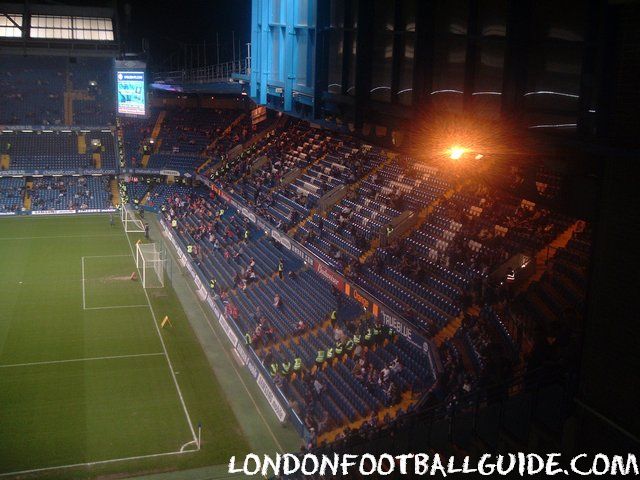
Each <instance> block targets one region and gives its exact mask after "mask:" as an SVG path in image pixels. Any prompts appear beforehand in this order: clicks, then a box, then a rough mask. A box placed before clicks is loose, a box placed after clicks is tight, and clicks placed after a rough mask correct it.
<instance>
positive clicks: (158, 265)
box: [136, 243, 165, 288]
mask: <svg viewBox="0 0 640 480" xmlns="http://www.w3.org/2000/svg"><path fill="white" fill-rule="evenodd" d="M164 263H165V259H164V258H163V255H162V252H161V251H159V250H158V247H157V245H156V244H155V243H137V244H136V266H137V267H138V271H139V272H140V279H141V280H142V286H143V287H144V288H162V287H164Z"/></svg>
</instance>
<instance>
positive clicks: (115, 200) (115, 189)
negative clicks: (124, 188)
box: [109, 178, 120, 207]
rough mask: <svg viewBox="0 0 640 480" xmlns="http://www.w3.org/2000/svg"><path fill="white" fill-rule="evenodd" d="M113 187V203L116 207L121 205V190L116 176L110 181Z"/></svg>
mask: <svg viewBox="0 0 640 480" xmlns="http://www.w3.org/2000/svg"><path fill="white" fill-rule="evenodd" d="M109 186H110V188H111V203H112V204H113V206H114V207H117V206H118V205H120V191H119V190H118V182H117V180H116V179H115V178H112V179H111V181H110V182H109Z"/></svg>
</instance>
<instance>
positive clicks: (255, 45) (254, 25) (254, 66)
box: [250, 0, 262, 100]
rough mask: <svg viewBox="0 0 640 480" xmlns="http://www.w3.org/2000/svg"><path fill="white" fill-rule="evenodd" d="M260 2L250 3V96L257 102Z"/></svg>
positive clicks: (257, 0)
mask: <svg viewBox="0 0 640 480" xmlns="http://www.w3.org/2000/svg"><path fill="white" fill-rule="evenodd" d="M259 3H260V0H253V1H252V2H251V76H250V87H251V89H250V95H251V98H253V99H254V100H258V99H257V98H256V97H257V96H258V78H259V75H260V71H261V70H262V65H260V58H261V55H260V41H261V40H262V39H261V38H260V27H259V26H258V18H259V17H258V15H260V9H259V7H260V5H259Z"/></svg>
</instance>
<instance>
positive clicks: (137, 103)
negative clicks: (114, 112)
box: [116, 70, 147, 117]
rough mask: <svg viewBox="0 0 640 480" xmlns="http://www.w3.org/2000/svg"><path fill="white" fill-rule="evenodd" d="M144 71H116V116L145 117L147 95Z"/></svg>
mask: <svg viewBox="0 0 640 480" xmlns="http://www.w3.org/2000/svg"><path fill="white" fill-rule="evenodd" d="M144 77H145V75H144V70H136V71H133V70H127V71H124V70H118V71H116V84H117V90H118V115H133V116H141V117H143V116H145V115H146V114H147V101H146V100H147V98H146V97H147V93H146V87H145V78H144Z"/></svg>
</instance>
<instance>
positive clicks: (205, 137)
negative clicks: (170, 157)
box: [160, 108, 239, 155]
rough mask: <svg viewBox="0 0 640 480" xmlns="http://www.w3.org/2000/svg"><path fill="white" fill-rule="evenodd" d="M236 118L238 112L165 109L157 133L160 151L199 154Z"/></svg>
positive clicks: (203, 109) (202, 109)
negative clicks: (164, 115)
mask: <svg viewBox="0 0 640 480" xmlns="http://www.w3.org/2000/svg"><path fill="white" fill-rule="evenodd" d="M238 115H239V112H238V111H237V110H212V109H205V108H201V109H193V110H188V109H185V110H168V111H167V116H166V118H165V120H164V122H163V124H162V129H161V131H160V138H161V139H162V143H161V146H160V148H161V152H167V153H175V154H178V153H180V154H183V155H201V154H203V153H204V152H205V150H206V148H207V147H208V146H209V144H210V143H211V141H212V140H213V139H214V138H215V136H216V135H219V134H221V133H222V131H223V130H224V129H225V128H227V127H228V126H229V124H230V123H231V122H232V121H233V120H234V119H235V118H236V117H237V116H238Z"/></svg>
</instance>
